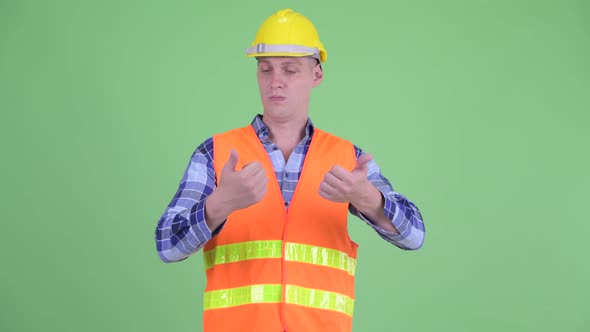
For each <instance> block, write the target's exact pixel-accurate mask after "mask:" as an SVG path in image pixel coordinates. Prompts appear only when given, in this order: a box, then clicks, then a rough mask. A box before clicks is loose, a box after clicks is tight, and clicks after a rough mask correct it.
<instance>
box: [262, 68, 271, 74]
mask: <svg viewBox="0 0 590 332" xmlns="http://www.w3.org/2000/svg"><path fill="white" fill-rule="evenodd" d="M259 71H260V72H261V73H270V72H271V71H272V69H271V68H270V67H260V68H259Z"/></svg>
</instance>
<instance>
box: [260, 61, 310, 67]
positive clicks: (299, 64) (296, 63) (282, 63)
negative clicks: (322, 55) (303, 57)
mask: <svg viewBox="0 0 590 332" xmlns="http://www.w3.org/2000/svg"><path fill="white" fill-rule="evenodd" d="M262 63H266V64H271V63H270V61H268V60H258V64H262ZM288 65H296V66H301V65H302V63H301V62H294V61H285V62H281V63H280V64H279V66H288Z"/></svg>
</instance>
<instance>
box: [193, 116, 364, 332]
mask: <svg viewBox="0 0 590 332" xmlns="http://www.w3.org/2000/svg"><path fill="white" fill-rule="evenodd" d="M213 144H214V153H215V155H214V168H215V172H216V174H217V181H218V182H219V177H220V175H221V169H222V168H223V166H224V165H225V163H226V162H227V160H228V158H229V152H230V149H234V150H236V151H237V152H238V155H239V160H238V165H237V167H236V169H238V170H239V169H241V168H242V167H244V166H245V165H246V164H248V163H250V162H252V161H258V162H260V163H261V164H262V166H263V167H264V169H265V171H266V175H267V177H268V179H269V181H268V188H267V189H268V190H267V193H266V195H265V197H264V198H263V199H262V200H261V201H260V202H258V203H257V204H254V205H252V206H250V207H248V208H246V209H243V210H239V211H235V212H234V213H232V214H231V215H230V216H229V218H228V220H227V222H226V224H225V226H224V228H223V229H222V230H221V232H220V233H219V234H218V235H217V236H215V237H214V238H212V239H211V240H210V241H209V242H208V243H207V244H206V245H205V248H204V251H205V252H208V251H209V250H211V249H214V248H215V247H216V246H218V245H226V244H234V243H241V242H245V241H260V240H281V241H283V251H282V257H283V258H281V259H278V258H273V259H252V260H246V261H238V262H232V263H225V264H218V265H215V266H213V267H212V268H210V269H208V270H207V272H206V273H207V287H206V290H205V291H212V290H220V289H227V288H234V287H241V286H247V285H256V284H282V285H283V296H282V299H283V301H282V303H256V304H247V305H239V306H234V307H228V308H217V309H209V310H205V312H204V319H203V324H204V331H205V332H208V331H215V332H217V331H289V332H290V331H295V332H296V331H351V329H352V317H351V316H349V315H346V314H343V313H340V312H336V311H332V310H325V309H317V308H311V307H305V306H300V305H294V304H287V303H285V293H284V292H285V289H286V287H284V286H285V285H296V286H303V287H309V288H313V289H319V290H324V291H330V292H337V293H340V294H344V295H346V296H348V297H350V298H354V277H353V276H352V275H350V274H349V273H348V272H347V271H343V270H338V269H335V268H331V267H326V266H318V265H313V264H307V263H301V262H292V261H284V257H285V252H284V250H285V249H284V244H285V243H286V242H291V243H300V244H309V245H315V246H321V247H326V248H331V249H335V250H339V251H342V252H345V253H347V254H348V255H349V256H350V257H354V258H356V252H357V245H356V243H354V242H352V241H351V240H350V238H349V236H348V230H347V216H348V204H347V203H334V202H330V201H328V200H326V199H324V198H322V197H321V196H319V193H318V189H319V185H320V183H321V181H322V179H323V177H324V174H325V173H327V172H328V171H329V170H330V169H331V168H332V167H333V166H335V165H340V166H342V167H344V168H345V169H347V170H352V169H353V168H354V165H355V163H356V157H355V153H354V147H353V145H352V144H351V143H350V142H348V141H345V140H343V139H340V138H338V137H335V136H333V135H330V134H328V133H326V132H324V131H321V130H319V129H315V131H314V136H313V138H312V141H311V145H310V147H309V150H308V152H307V156H306V159H305V161H304V164H303V170H302V172H301V177H300V179H299V182H298V184H297V188H296V190H295V193H294V195H293V198H292V200H291V204H290V207H289V210H288V211H286V209H285V205H284V202H283V197H282V194H281V190H280V187H279V185H278V181H277V179H276V176H275V173H274V169H273V166H272V163H271V161H270V159H269V157H268V155H267V153H266V151H265V150H264V147H263V146H262V144H261V143H260V140H259V139H258V137H257V135H256V133H255V132H254V129H253V128H252V127H251V126H247V127H244V128H239V129H235V130H232V131H229V132H226V133H224V134H220V135H215V136H214V137H213Z"/></svg>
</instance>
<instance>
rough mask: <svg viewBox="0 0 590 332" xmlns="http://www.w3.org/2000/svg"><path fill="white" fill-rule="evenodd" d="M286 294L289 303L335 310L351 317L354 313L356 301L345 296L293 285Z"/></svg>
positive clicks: (288, 287)
mask: <svg viewBox="0 0 590 332" xmlns="http://www.w3.org/2000/svg"><path fill="white" fill-rule="evenodd" d="M286 293H287V294H286V296H285V297H286V299H287V300H286V302H287V303H291V304H298V305H302V306H306V307H312V308H318V309H326V310H334V311H338V312H341V313H343V314H347V315H349V316H352V313H353V311H354V299H351V298H350V297H348V296H346V295H343V294H339V293H334V292H326V291H322V290H317V289H312V288H305V287H299V286H293V285H287V292H286Z"/></svg>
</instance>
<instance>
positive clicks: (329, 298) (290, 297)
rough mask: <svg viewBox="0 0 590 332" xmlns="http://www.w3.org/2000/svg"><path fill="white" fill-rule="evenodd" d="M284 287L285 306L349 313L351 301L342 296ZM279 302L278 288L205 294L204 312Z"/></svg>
mask: <svg viewBox="0 0 590 332" xmlns="http://www.w3.org/2000/svg"><path fill="white" fill-rule="evenodd" d="M286 287H287V288H286V290H287V291H286V299H285V302H286V303H288V304H296V305H301V306H305V307H311V308H317V309H325V310H333V311H338V312H341V313H344V314H347V315H349V316H352V314H353V308H354V299H351V298H350V297H348V296H346V295H342V294H338V293H334V292H327V291H322V290H318V289H312V288H305V287H299V286H293V285H287V286H286ZM279 302H281V285H252V286H245V287H237V288H229V289H221V290H214V291H209V292H206V293H205V302H204V310H210V309H219V308H228V307H234V306H239V305H245V304H254V303H279Z"/></svg>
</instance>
